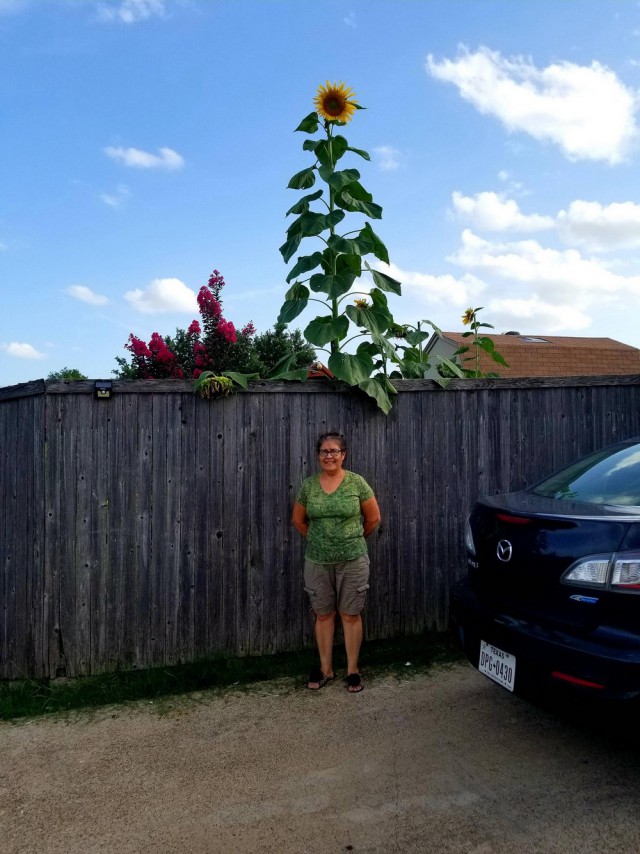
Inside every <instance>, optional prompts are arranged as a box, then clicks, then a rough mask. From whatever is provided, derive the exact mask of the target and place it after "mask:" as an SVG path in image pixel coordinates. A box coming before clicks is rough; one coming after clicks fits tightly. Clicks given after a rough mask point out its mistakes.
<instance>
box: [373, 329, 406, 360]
mask: <svg viewBox="0 0 640 854" xmlns="http://www.w3.org/2000/svg"><path fill="white" fill-rule="evenodd" d="M371 340H372V341H373V343H374V344H375V345H376V346H377V347H378V349H379V350H380V352H381V353H382V354H383V355H384V356H386V357H387V359H391V361H392V362H399V361H400V354H399V353H398V351H397V350H396V348H395V347H394V346H393V344H392V343H391V342H390V341H389V339H388V338H386V337H385V336H384V335H377V334H375V333H372V335H371Z"/></svg>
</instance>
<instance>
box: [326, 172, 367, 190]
mask: <svg viewBox="0 0 640 854" xmlns="http://www.w3.org/2000/svg"><path fill="white" fill-rule="evenodd" d="M359 178H360V173H359V172H358V170H357V169H343V170H342V172H334V173H333V175H332V176H331V177H330V178H329V184H330V185H331V186H332V187H333V189H334V190H341V189H342V188H343V187H346V186H347V185H349V184H353V183H354V181H357V180H358V179H359Z"/></svg>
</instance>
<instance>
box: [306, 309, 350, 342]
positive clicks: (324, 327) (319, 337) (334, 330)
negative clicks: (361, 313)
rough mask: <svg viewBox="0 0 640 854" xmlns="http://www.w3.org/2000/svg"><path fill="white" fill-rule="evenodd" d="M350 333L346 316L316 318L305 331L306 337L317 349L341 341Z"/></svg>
mask: <svg viewBox="0 0 640 854" xmlns="http://www.w3.org/2000/svg"><path fill="white" fill-rule="evenodd" d="M348 331H349V321H348V320H347V318H346V317H344V315H340V316H339V317H336V318H335V320H334V318H333V317H332V316H331V315H325V316H323V317H316V318H314V319H313V320H312V321H311V323H310V324H309V325H308V326H307V328H306V329H305V330H304V337H305V338H306V339H307V341H308V342H309V343H310V344H314V345H315V346H316V347H324V345H325V344H328V343H329V342H330V341H341V340H342V339H343V338H344V337H345V336H346V334H347V332H348Z"/></svg>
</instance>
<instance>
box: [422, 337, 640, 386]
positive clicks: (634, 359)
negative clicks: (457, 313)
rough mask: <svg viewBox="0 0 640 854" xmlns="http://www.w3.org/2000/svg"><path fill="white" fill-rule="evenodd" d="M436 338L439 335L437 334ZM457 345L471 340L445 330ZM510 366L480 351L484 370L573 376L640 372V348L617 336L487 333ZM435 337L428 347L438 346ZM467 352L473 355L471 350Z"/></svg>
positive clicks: (515, 374) (505, 374)
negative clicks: (499, 362) (622, 340)
mask: <svg viewBox="0 0 640 854" xmlns="http://www.w3.org/2000/svg"><path fill="white" fill-rule="evenodd" d="M434 337H435V336H434ZM442 337H443V338H445V339H448V340H449V341H450V342H451V343H452V344H454V345H455V346H456V348H457V347H460V346H463V345H466V346H469V345H470V343H471V337H469V338H464V337H463V336H462V333H460V332H443V333H442ZM486 337H487V338H491V339H492V341H493V342H494V344H495V347H496V350H497V351H498V352H499V353H500V354H501V355H502V356H503V357H504V359H505V361H506V362H507V363H508V365H509V367H508V368H505V367H503V366H502V365H499V364H498V363H497V362H494V361H493V359H492V358H491V357H490V356H489V355H488V354H487V353H485V352H484V351H482V350H481V351H480V370H481V371H485V372H495V373H498V374H499V375H500V376H501V377H558V376H565V377H572V376H608V375H618V374H640V350H638V349H637V348H636V347H631V346H629V345H628V344H623V343H622V342H620V341H615V340H614V339H613V338H573V337H571V338H570V337H559V336H553V335H514V334H507V335H487V336H486ZM435 343H436V342H435V341H434V339H432V341H430V342H429V346H428V350H429V351H431V350H432V349H433V348H434V344H435ZM465 355H467V356H468V355H471V351H470V352H469V353H467V354H465Z"/></svg>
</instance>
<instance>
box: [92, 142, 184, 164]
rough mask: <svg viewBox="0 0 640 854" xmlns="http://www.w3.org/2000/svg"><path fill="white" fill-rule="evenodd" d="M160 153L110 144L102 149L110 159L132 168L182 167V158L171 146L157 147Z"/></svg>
mask: <svg viewBox="0 0 640 854" xmlns="http://www.w3.org/2000/svg"><path fill="white" fill-rule="evenodd" d="M158 151H159V152H160V154H159V155H158V154H151V153H150V152H148V151H141V150H140V149H139V148H118V147H114V146H112V145H109V146H107V147H106V148H105V149H104V153H105V154H106V155H107V157H110V158H111V159H112V160H116V161H118V162H120V163H122V164H124V165H125V166H130V167H132V168H134V169H167V170H174V169H182V167H183V166H184V158H183V157H182V156H181V155H180V154H178V153H177V152H176V151H174V150H173V149H172V148H159V149H158Z"/></svg>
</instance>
